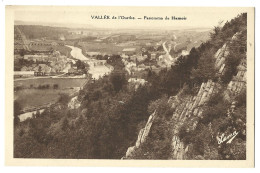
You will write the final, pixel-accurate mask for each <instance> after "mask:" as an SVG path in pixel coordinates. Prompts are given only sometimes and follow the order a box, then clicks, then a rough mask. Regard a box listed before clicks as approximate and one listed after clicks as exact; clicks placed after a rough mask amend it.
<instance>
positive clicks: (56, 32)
mask: <svg viewBox="0 0 260 173" xmlns="http://www.w3.org/2000/svg"><path fill="white" fill-rule="evenodd" d="M15 27H18V28H19V29H20V30H21V32H22V33H24V35H25V36H26V38H27V39H41V38H46V39H50V40H59V37H60V35H64V36H66V35H68V34H69V32H68V30H69V29H68V28H64V27H50V26H41V25H15Z"/></svg>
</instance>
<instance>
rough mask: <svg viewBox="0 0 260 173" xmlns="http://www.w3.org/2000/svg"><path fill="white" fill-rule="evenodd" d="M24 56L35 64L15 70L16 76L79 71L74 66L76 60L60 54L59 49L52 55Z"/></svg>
mask: <svg viewBox="0 0 260 173" xmlns="http://www.w3.org/2000/svg"><path fill="white" fill-rule="evenodd" d="M20 58H21V57H20ZM23 58H24V59H25V60H29V61H33V64H30V65H28V66H26V65H25V66H23V67H22V68H21V70H20V71H17V72H15V74H14V75H15V77H28V76H45V75H55V74H58V73H68V74H78V73H79V72H78V70H77V68H76V67H74V66H73V64H75V63H76V62H75V61H74V60H72V59H69V58H67V57H66V56H62V55H60V53H59V52H58V51H55V52H53V54H51V55H46V54H36V55H24V57H23ZM80 74H81V73H80Z"/></svg>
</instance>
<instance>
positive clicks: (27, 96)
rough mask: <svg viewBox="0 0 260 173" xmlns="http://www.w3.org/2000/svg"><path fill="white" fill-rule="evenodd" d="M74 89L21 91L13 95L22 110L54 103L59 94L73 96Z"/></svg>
mask: <svg viewBox="0 0 260 173" xmlns="http://www.w3.org/2000/svg"><path fill="white" fill-rule="evenodd" d="M74 92H76V90H75V89H22V90H19V91H16V92H15V93H14V97H15V99H16V101H17V102H18V103H19V105H20V106H21V108H22V109H24V108H28V107H38V106H42V105H44V104H48V103H51V102H55V101H57V100H58V99H59V97H60V94H68V95H70V94H73V93H74Z"/></svg>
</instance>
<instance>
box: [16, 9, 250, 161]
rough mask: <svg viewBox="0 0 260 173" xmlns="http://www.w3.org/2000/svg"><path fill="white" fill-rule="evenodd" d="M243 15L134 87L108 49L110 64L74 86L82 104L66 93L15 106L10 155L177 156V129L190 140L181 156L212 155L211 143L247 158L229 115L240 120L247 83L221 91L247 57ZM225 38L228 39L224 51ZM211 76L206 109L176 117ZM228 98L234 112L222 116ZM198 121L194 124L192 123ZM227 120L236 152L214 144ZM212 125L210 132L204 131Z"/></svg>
mask: <svg viewBox="0 0 260 173" xmlns="http://www.w3.org/2000/svg"><path fill="white" fill-rule="evenodd" d="M246 19H247V15H246V14H241V15H239V16H238V17H236V18H235V19H233V20H231V21H229V22H227V23H226V24H225V25H224V26H223V27H216V28H215V29H214V32H212V33H211V38H210V40H209V41H208V42H206V43H203V44H202V45H201V46H199V47H198V48H192V49H191V51H190V54H189V55H187V56H181V57H179V58H178V60H177V62H176V63H175V65H173V66H172V67H171V68H170V69H168V70H167V69H163V70H161V71H160V72H159V73H158V74H157V73H155V72H153V71H151V70H148V71H147V75H146V76H144V78H145V80H147V81H148V82H147V83H146V85H144V86H142V87H139V88H138V89H137V90H135V89H134V88H133V87H132V86H129V85H128V82H127V80H128V78H129V76H128V74H127V73H126V71H125V70H124V68H123V67H124V64H123V63H122V61H121V57H120V56H119V55H113V56H111V58H110V59H109V60H108V63H109V64H110V65H112V66H113V67H114V71H113V72H112V74H111V75H109V76H106V77H104V78H102V79H100V80H97V81H95V82H92V83H89V84H87V85H86V86H85V88H84V89H82V90H81V91H80V92H79V95H78V97H77V99H78V100H79V102H80V103H81V104H80V107H79V108H77V109H71V108H69V107H68V103H69V102H70V98H68V97H66V96H62V99H60V101H59V102H58V103H56V104H54V105H52V106H51V107H50V108H49V109H47V110H45V111H44V112H43V113H41V114H40V113H37V114H36V115H35V116H34V118H32V119H28V120H26V121H24V122H22V123H19V122H18V121H17V115H19V106H15V120H16V121H15V132H14V157H16V158H78V159H82V158H85V159H121V158H122V157H123V156H125V155H127V156H126V157H125V158H134V159H180V157H179V155H178V157H176V154H174V153H175V151H176V147H174V146H176V145H173V144H172V141H173V138H174V139H175V136H176V139H178V140H177V141H176V143H178V141H179V143H178V144H179V145H178V146H183V148H184V149H186V148H187V146H189V147H188V148H190V149H188V150H187V152H186V153H185V154H183V157H181V159H183V158H185V159H211V158H209V157H208V156H207V154H208V150H210V151H212V152H214V153H217V154H215V155H214V158H213V159H231V158H235V159H244V156H245V153H243V151H244V150H243V149H245V148H244V143H245V139H246V137H245V134H244V133H243V130H245V127H244V126H243V125H240V126H235V125H234V124H235V123H234V122H236V121H238V120H239V122H240V123H242V124H243V123H245V117H246V115H245V110H246V104H245V103H246V100H245V98H246V97H245V90H241V92H238V94H235V95H232V91H230V93H231V94H226V93H227V92H229V91H228V90H227V88H228V86H229V84H230V82H231V81H232V80H233V76H235V75H237V72H238V69H237V66H238V65H239V64H240V63H241V62H244V61H243V59H245V58H246ZM235 34H236V35H235ZM234 35H235V39H232V37H233V36H234ZM223 45H226V47H228V52H229V53H228V55H226V54H227V53H226V54H225V52H224V50H226V49H225V47H224V48H223ZM222 48H223V49H222ZM218 50H220V51H219V53H220V54H221V56H222V54H225V58H224V59H223V58H221V57H220V58H219V57H218V56H217V57H215V56H216V52H218ZM223 52H224V53H223ZM216 60H221V61H220V62H221V67H222V65H223V64H225V67H224V68H223V71H221V72H220V73H219V69H220V68H219V67H217V68H216ZM243 65H245V64H243ZM208 82H209V84H208V85H209V86H213V85H214V86H218V87H217V88H218V92H217V95H214V97H210V98H213V99H209V100H208V101H207V102H205V104H203V106H205V107H204V109H203V110H207V111H203V113H202V114H201V115H199V116H197V115H196V116H192V115H191V114H190V115H187V116H186V112H185V116H184V117H187V118H185V119H183V118H180V115H181V113H182V112H179V111H177V110H181V108H182V107H183V109H184V108H185V107H186V105H187V104H191V102H189V101H192V100H193V99H194V100H196V97H197V96H200V95H199V94H198V93H199V90H200V88H201V85H205V86H207V83H208ZM234 83H235V82H234ZM241 86H242V85H241ZM205 88H207V87H205ZM231 88H232V87H231ZM243 91H244V92H243ZM203 92H204V90H203ZM203 92H202V93H203ZM224 96H226V97H224ZM233 102H236V110H239V111H238V114H235V115H234V116H231V117H227V116H226V112H227V110H228V108H229V107H230V106H231V104H232V103H233ZM173 103H175V106H172V104H173ZM187 110H188V108H187ZM236 110H234V111H235V113H236ZM188 112H189V111H188ZM187 114H189V113H187ZM150 115H152V116H150ZM173 115H175V116H173ZM149 117H150V119H149V121H148V122H147V120H148V118H149ZM192 118H194V119H192ZM180 120H182V121H180ZM195 122H196V126H194V128H191V126H192V125H193V124H194V123H195ZM231 122H232V123H233V124H232V123H231ZM210 124H211V125H210ZM143 127H145V128H144V129H143ZM147 127H149V128H147ZM229 127H231V128H237V129H236V131H239V135H237V136H236V138H235V140H233V142H232V144H234V142H235V141H236V143H235V144H236V145H232V146H231V147H233V146H237V148H236V147H235V149H236V150H234V149H233V148H232V149H233V150H232V151H233V152H234V151H237V150H239V152H241V153H239V154H238V155H235V154H234V153H232V154H229V152H230V150H228V149H231V148H228V147H223V146H220V148H219V146H218V144H216V138H215V136H216V134H217V133H218V132H219V133H222V132H225V131H226V130H227V128H229ZM238 127H241V128H242V129H238ZM209 128H211V129H212V131H213V132H214V133H213V136H214V138H212V137H211V136H209V135H208V134H209V133H208V131H209ZM141 129H143V130H141ZM187 129H188V130H187ZM231 131H232V129H231ZM139 132H140V133H141V132H142V133H144V132H145V134H144V135H142V133H141V137H142V136H143V137H144V138H143V139H144V140H142V141H141V142H139V143H138V144H140V145H138V147H133V148H131V149H130V150H129V149H128V148H129V147H130V146H136V144H137V143H136V139H137V137H138V134H139V137H140V133H139ZM205 133H207V134H205ZM139 137H138V139H139ZM209 148H210V149H209ZM211 149H212V150H211ZM127 150H128V153H127V154H126V151H127ZM130 151H131V152H130ZM177 153H184V152H180V151H178V152H177ZM210 155H212V154H210ZM226 155H228V157H227V156H226ZM215 156H216V157H215Z"/></svg>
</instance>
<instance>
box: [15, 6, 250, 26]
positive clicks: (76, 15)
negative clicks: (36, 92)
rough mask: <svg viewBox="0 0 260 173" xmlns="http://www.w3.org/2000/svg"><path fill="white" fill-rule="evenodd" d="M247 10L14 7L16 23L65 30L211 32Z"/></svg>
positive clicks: (232, 8) (234, 8)
mask: <svg viewBox="0 0 260 173" xmlns="http://www.w3.org/2000/svg"><path fill="white" fill-rule="evenodd" d="M248 10H251V9H250V8H237V7H228V8H223V7H221V8H215V7H214V8H213V7H212V8H209V7H204V8H198V7H197V8H196V7H185V8H184V7H76V6H74V7H61V6H59V7H57V6H56V7H54V6H45V7H44V6H42V7H41V6H31V7H28V6H27V7H25V6H21V7H17V6H16V7H15V13H14V16H15V20H16V21H17V20H19V21H24V22H37V23H45V24H46V23H53V24H54V23H57V24H61V25H63V26H66V27H79V26H81V27H84V26H86V27H87V26H89V25H91V26H93V27H98V28H140V27H145V28H148V27H150V28H160V27H161V28H162V29H163V27H165V28H168V27H176V28H177V27H206V28H209V27H210V28H212V27H213V26H216V25H217V24H218V22H219V21H221V20H224V21H227V20H230V19H232V18H234V17H236V16H237V15H238V14H240V13H242V12H246V11H248ZM91 15H109V16H111V17H112V16H132V17H136V18H143V17H144V16H147V17H163V18H165V16H169V17H171V16H176V17H184V16H185V17H187V20H185V21H176V20H168V21H167V20H162V21H161V20H143V19H142V20H119V19H109V20H108V19H100V20H97V19H91Z"/></svg>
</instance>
